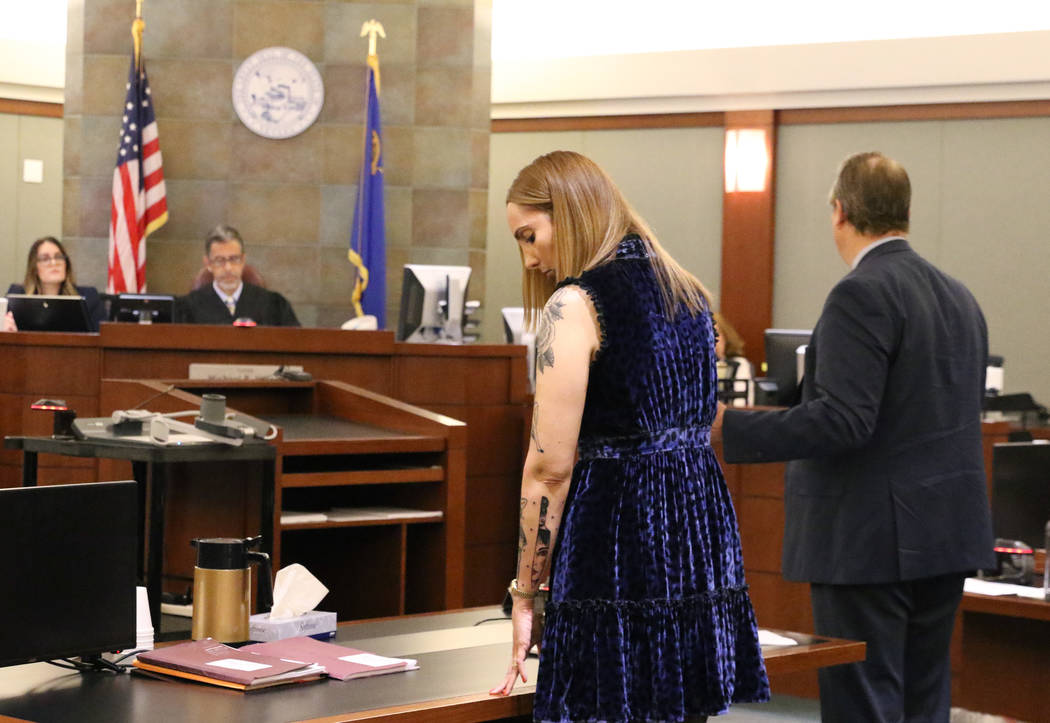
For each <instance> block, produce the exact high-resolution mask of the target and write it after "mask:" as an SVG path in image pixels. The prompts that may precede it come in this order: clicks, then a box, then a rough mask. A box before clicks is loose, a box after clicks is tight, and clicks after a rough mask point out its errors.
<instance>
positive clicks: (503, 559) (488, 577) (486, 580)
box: [463, 528, 517, 606]
mask: <svg viewBox="0 0 1050 723" xmlns="http://www.w3.org/2000/svg"><path fill="white" fill-rule="evenodd" d="M515 529H516V528H515ZM516 559H517V550H516V546H515V544H513V543H512V544H504V545H467V554H466V559H465V565H464V570H465V572H466V580H465V582H464V594H463V604H464V605H467V606H472V605H495V604H498V603H500V602H501V601H502V600H503V595H504V594H505V593H506V592H507V585H508V583H510V579H511V578H512V577H514V562H515V560H516Z"/></svg>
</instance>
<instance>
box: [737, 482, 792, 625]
mask: <svg viewBox="0 0 1050 723" xmlns="http://www.w3.org/2000/svg"><path fill="white" fill-rule="evenodd" d="M737 518H738V519H737V523H738V524H739V526H740V544H741V546H742V547H743V550H744V566H745V567H746V569H747V571H748V573H749V574H750V573H751V572H752V571H758V572H775V573H778V574H779V573H780V553H781V550H782V547H783V538H784V501H783V500H781V499H774V498H772V497H751V496H746V495H745V496H744V497H743V498H741V500H740V503H739V504H738V505H737ZM791 630H798V628H791ZM807 632H808V631H807Z"/></svg>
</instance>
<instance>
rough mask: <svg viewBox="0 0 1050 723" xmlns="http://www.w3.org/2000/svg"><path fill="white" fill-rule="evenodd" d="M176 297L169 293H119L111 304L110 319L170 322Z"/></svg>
mask: <svg viewBox="0 0 1050 723" xmlns="http://www.w3.org/2000/svg"><path fill="white" fill-rule="evenodd" d="M174 307H175V297H174V296H169V295H167V294H119V295H118V296H115V297H113V300H112V301H111V302H110V304H109V320H110V321H130V322H136V323H139V324H170V323H171V315H172V309H174Z"/></svg>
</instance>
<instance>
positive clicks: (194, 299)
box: [175, 226, 299, 326]
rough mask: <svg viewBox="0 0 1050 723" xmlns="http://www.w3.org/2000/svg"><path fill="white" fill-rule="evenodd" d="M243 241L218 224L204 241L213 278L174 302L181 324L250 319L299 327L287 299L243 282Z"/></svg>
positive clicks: (226, 227) (216, 322) (235, 230)
mask: <svg viewBox="0 0 1050 723" xmlns="http://www.w3.org/2000/svg"><path fill="white" fill-rule="evenodd" d="M246 259H247V255H246V254H245V253H244V240H243V239H241V235H240V234H239V233H238V232H237V229H235V228H233V227H232V226H216V227H215V228H214V229H213V230H212V232H211V233H210V234H208V238H207V239H206V240H205V242H204V265H205V266H207V267H208V268H209V269H211V272H212V276H213V281H212V283H211V284H205V285H204V286H202V287H201V288H199V289H197V290H196V291H192V292H190V293H189V294H187V295H186V296H182V297H179V298H178V299H176V301H175V322H176V323H179V324H232V323H234V321H238V322H241V323H247V320H251V321H252V322H255V323H256V324H259V325H261V326H299V320H298V319H297V318H296V316H295V312H294V311H293V310H292V305H291V304H289V303H288V300H287V299H285V298H284V297H283V296H281V295H280V294H278V293H277V292H275V291H268V290H267V289H264V288H262V287H261V286H256V285H255V284H250V283H248V282H246V281H244V280H243V279H242V278H241V276H242V275H243V273H244V264H245V261H246Z"/></svg>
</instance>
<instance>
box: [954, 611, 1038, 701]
mask: <svg viewBox="0 0 1050 723" xmlns="http://www.w3.org/2000/svg"><path fill="white" fill-rule="evenodd" d="M1044 605H1046V604H1045V603H1044ZM1046 607H1047V609H1048V610H1050V605H1046ZM960 614H961V615H962V616H963V623H962V628H963V630H962V659H963V661H964V665H963V668H962V671H961V675H960V679H959V685H958V686H956V690H955V693H956V695H955V697H954V699H953V700H952V703H953V704H954V705H957V706H960V707H962V708H966V709H969V710H979V711H983V712H987V713H994V714H996V715H1002V716H1010V717H1012V718H1017V719H1018V720H1025V721H1045V720H1047V715H1048V706H1050V664H1048V662H1050V623H1048V622H1047V621H1046V620H1031V619H1024V618H1007V617H1004V616H1002V615H990V614H985V613H975V612H965V611H964V612H962V613H960Z"/></svg>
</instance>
